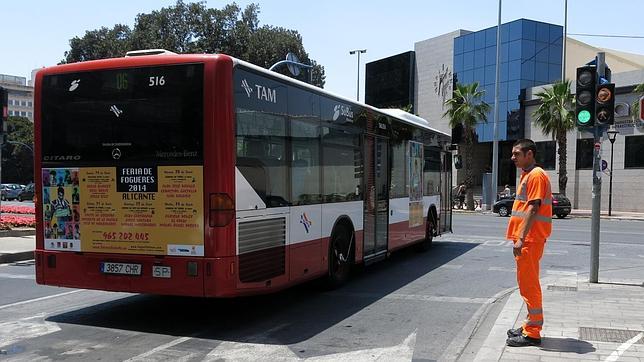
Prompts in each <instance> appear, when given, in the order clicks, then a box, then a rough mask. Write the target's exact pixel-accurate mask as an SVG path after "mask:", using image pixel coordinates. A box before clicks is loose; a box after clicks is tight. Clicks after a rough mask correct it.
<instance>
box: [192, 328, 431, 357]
mask: <svg viewBox="0 0 644 362" xmlns="http://www.w3.org/2000/svg"><path fill="white" fill-rule="evenodd" d="M417 332H418V330H415V331H414V332H412V333H411V334H409V335H408V336H407V338H405V340H404V341H402V343H400V344H398V345H395V346H391V347H379V348H370V349H363V350H358V351H350V352H341V353H333V354H329V355H324V356H315V357H309V358H300V357H298V356H297V354H295V352H293V351H292V350H291V349H290V348H289V346H286V345H280V344H261V343H238V342H228V341H225V342H222V343H221V344H219V345H218V346H217V347H216V348H214V349H213V350H212V351H210V353H208V355H207V356H206V358H204V359H203V360H204V361H219V360H225V361H260V360H262V361H271V360H278V361H310V362H327V361H329V362H330V361H411V360H412V357H413V355H414V348H415V347H416V333H417Z"/></svg>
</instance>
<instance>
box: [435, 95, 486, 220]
mask: <svg viewBox="0 0 644 362" xmlns="http://www.w3.org/2000/svg"><path fill="white" fill-rule="evenodd" d="M484 93H485V91H483V90H480V89H479V84H478V83H477V82H475V83H472V84H465V85H464V84H460V83H457V84H456V89H454V92H453V94H452V98H451V99H448V100H446V101H445V105H446V106H447V108H448V109H447V111H446V112H445V114H443V117H447V118H448V119H449V125H450V127H452V128H455V127H457V126H459V125H460V126H462V127H463V134H464V136H465V186H466V187H467V209H468V210H474V195H473V194H472V158H473V157H474V143H475V142H476V140H475V134H474V127H476V123H478V122H479V121H483V122H486V121H487V112H489V110H490V105H489V104H487V103H485V102H484V101H482V100H481V97H483V94H484Z"/></svg>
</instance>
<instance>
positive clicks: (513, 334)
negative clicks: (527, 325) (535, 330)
mask: <svg viewBox="0 0 644 362" xmlns="http://www.w3.org/2000/svg"><path fill="white" fill-rule="evenodd" d="M521 335H523V327H519V328H515V329H508V338H512V337H518V336H521Z"/></svg>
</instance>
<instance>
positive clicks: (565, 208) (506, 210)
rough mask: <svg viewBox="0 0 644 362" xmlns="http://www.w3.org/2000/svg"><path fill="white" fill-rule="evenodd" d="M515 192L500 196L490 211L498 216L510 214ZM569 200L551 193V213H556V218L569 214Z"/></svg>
mask: <svg viewBox="0 0 644 362" xmlns="http://www.w3.org/2000/svg"><path fill="white" fill-rule="evenodd" d="M514 197H515V194H512V195H511V196H506V197H502V198H500V199H499V200H497V202H495V203H494V205H493V206H492V211H493V212H495V213H497V214H499V216H510V214H511V213H512V204H513V203H514ZM570 209H571V206H570V200H569V199H568V198H567V197H566V196H565V195H562V194H559V193H553V194H552V214H553V215H557V217H558V218H560V219H563V218H564V217H566V216H568V214H570Z"/></svg>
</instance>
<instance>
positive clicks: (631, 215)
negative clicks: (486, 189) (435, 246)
mask: <svg viewBox="0 0 644 362" xmlns="http://www.w3.org/2000/svg"><path fill="white" fill-rule="evenodd" d="M452 212H454V213H463V214H468V213H469V214H475V213H480V214H492V211H491V210H481V209H478V210H474V211H471V210H462V209H452ZM591 216H592V210H581V209H572V211H571V212H570V215H568V217H578V218H590V217H591ZM601 218H602V219H606V220H637V221H644V213H640V212H627V211H612V212H611V216H608V211H602V212H601Z"/></svg>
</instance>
